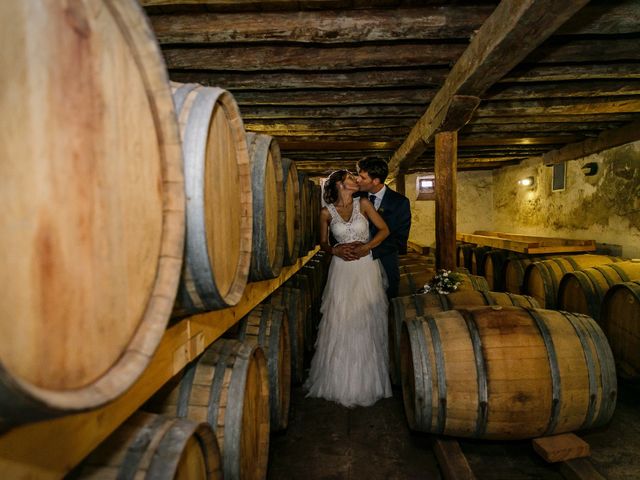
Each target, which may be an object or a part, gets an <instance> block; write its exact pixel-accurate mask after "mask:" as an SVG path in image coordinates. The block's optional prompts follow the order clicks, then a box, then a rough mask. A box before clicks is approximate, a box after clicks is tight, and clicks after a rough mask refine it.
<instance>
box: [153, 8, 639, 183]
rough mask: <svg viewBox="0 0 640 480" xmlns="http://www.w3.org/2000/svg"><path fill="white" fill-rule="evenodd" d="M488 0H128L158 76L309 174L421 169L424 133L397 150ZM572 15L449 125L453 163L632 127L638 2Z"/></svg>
mask: <svg viewBox="0 0 640 480" xmlns="http://www.w3.org/2000/svg"><path fill="white" fill-rule="evenodd" d="M523 1H524V0H523ZM563 1H564V2H569V1H570V0H563ZM498 3H499V2H497V1H475V2H463V1H436V0H433V1H421V2H418V1H399V0H374V1H364V0H352V1H344V0H309V1H290V0H275V1H230V0H182V1H181V0H142V4H143V5H144V6H145V9H146V11H147V13H148V14H149V16H150V18H151V22H152V25H153V27H154V30H155V32H156V35H157V37H158V40H159V42H160V44H161V47H162V49H163V52H164V55H165V58H166V61H167V66H168V68H169V72H170V77H171V79H172V80H175V81H178V82H197V83H202V84H205V85H212V86H220V87H222V88H226V89H227V90H230V91H231V92H232V93H233V95H234V97H235V98H236V101H237V102H238V104H239V106H240V110H241V113H242V117H243V119H244V122H245V128H246V129H247V130H248V131H254V132H262V133H268V134H270V135H273V136H274V137H276V138H277V139H278V142H279V144H280V147H281V149H282V151H283V155H285V156H288V157H290V158H292V159H294V160H295V161H296V162H297V164H298V168H299V169H301V170H302V171H306V172H308V173H309V174H312V175H320V174H325V173H326V172H328V171H331V170H333V169H335V168H339V167H347V168H353V165H354V162H355V160H357V159H358V158H361V157H363V156H378V157H381V158H384V159H385V160H390V159H392V158H394V159H396V160H397V161H394V165H395V166H396V167H397V166H398V165H400V166H401V168H402V169H403V171H406V172H411V171H415V170H431V169H432V168H433V162H434V148H433V142H432V141H430V137H427V136H425V139H426V140H427V141H426V144H425V145H423V146H422V148H420V149H419V150H415V149H414V150H415V151H416V152H418V153H417V154H415V155H413V156H414V157H415V158H412V159H411V160H410V161H405V156H406V155H405V154H404V153H403V149H401V148H400V147H401V146H402V145H403V143H404V142H406V141H407V138H408V137H409V135H410V133H411V132H412V129H413V128H414V126H415V125H416V122H418V120H420V118H421V117H423V116H424V115H425V111H426V110H427V107H428V106H429V105H430V102H431V101H432V100H433V99H434V97H435V96H436V94H437V93H438V92H439V91H440V90H441V89H442V87H443V85H445V81H446V80H447V77H449V76H450V73H451V70H452V67H453V66H454V65H456V63H459V60H460V59H461V56H462V55H463V53H464V52H465V50H467V48H468V47H469V45H470V42H471V40H472V39H473V37H474V36H475V35H476V33H477V32H478V30H479V29H480V28H481V27H482V26H483V24H484V23H485V21H486V20H487V18H489V17H490V16H491V15H492V14H493V13H494V11H495V9H496V7H497V6H498ZM560 3H562V2H560ZM575 10H577V13H575V14H574V12H573V11H572V12H571V15H572V16H571V15H569V16H571V18H569V20H568V21H566V22H564V20H563V21H562V25H561V26H559V28H557V30H556V29H555V28H554V30H555V31H553V33H552V34H551V36H550V37H548V38H547V36H548V34H547V35H545V36H543V39H544V38H547V39H546V40H544V41H542V39H541V40H540V42H538V43H533V45H535V46H534V47H532V49H531V51H530V53H527V54H526V56H524V59H523V60H521V61H520V60H519V61H518V62H517V64H515V65H516V66H515V67H514V68H512V69H511V68H508V69H506V70H505V71H504V74H502V73H500V74H499V75H498V77H497V78H496V80H495V81H493V80H488V83H489V85H486V86H485V88H483V89H480V90H478V92H480V94H479V95H478V98H479V99H480V103H479V104H477V103H476V104H474V105H473V107H472V108H470V109H469V112H473V113H472V116H471V117H470V120H469V121H468V123H466V125H464V126H463V127H462V128H461V130H459V141H458V147H459V148H458V157H459V160H458V168H459V169H476V168H484V169H487V168H491V169H493V168H499V167H501V166H504V165H510V164H514V163H518V162H520V161H521V160H523V159H525V158H529V157H532V156H541V155H543V154H547V156H549V155H551V156H553V155H554V153H557V152H554V151H556V150H558V149H561V148H562V147H565V146H566V145H568V144H569V145H573V144H581V142H585V141H589V140H592V141H595V140H596V139H598V138H601V137H602V135H603V134H604V135H610V134H611V133H613V134H614V135H615V134H616V132H617V131H618V130H620V129H622V131H623V132H625V134H626V135H627V136H628V134H629V132H631V135H632V136H633V132H635V130H636V129H635V128H634V124H632V122H637V121H638V120H640V0H620V1H613V0H593V1H591V2H589V3H588V4H587V5H586V6H584V7H582V8H579V9H578V8H576V9H575ZM545 22H546V23H548V20H544V19H542V20H541V24H542V23H545ZM543 26H544V25H541V26H540V30H541V31H542V30H543V28H542V27H543ZM536 28H537V27H535V25H534V26H533V27H532V29H531V30H529V31H532V32H536V31H537V30H536ZM485 30H490V28H489V27H485ZM489 33H490V32H489ZM549 33H551V32H549ZM541 35H543V34H542V33H541ZM532 36H535V35H531V34H530V35H529V37H532ZM483 38H484V37H483ZM530 40H531V38H527V37H523V38H522V39H521V40H520V41H521V42H522V43H526V42H528V41H530ZM534 40H535V39H534ZM516 45H518V44H517V43H516ZM506 57H508V55H505V58H506ZM464 61H465V60H464V57H463V59H462V60H460V62H464ZM505 61H507V60H505ZM463 67H464V66H463ZM498 71H499V69H498ZM488 78H491V75H489V76H488ZM476 105H477V108H476ZM474 108H475V109H474ZM470 114H471V113H470ZM630 124H631V127H629V125H630ZM418 133H419V132H418ZM625 138H627V137H625ZM638 138H640V135H638ZM574 147H575V146H574ZM403 148H404V147H403ZM571 148H573V147H571ZM399 149H400V150H399ZM573 149H574V150H575V148H573ZM587 150H588V149H587ZM549 152H551V153H549ZM407 158H408V157H407ZM403 162H404V163H403Z"/></svg>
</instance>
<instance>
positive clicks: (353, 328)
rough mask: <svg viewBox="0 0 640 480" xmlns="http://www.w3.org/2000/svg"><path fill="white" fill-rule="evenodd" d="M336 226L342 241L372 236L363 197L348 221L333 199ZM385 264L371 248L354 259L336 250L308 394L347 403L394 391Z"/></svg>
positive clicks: (367, 402)
mask: <svg viewBox="0 0 640 480" xmlns="http://www.w3.org/2000/svg"><path fill="white" fill-rule="evenodd" d="M327 208H328V209H329V212H330V213H331V225H330V228H331V232H332V233H333V236H334V237H335V238H336V240H337V241H338V242H339V243H349V242H356V241H359V242H367V241H368V240H369V222H368V220H367V219H366V218H365V217H364V216H363V215H362V214H361V213H360V199H359V198H355V199H354V200H353V212H352V214H351V218H350V219H349V221H348V222H345V221H344V220H343V219H342V217H340V214H339V213H338V212H337V211H336V209H335V207H334V206H333V205H327ZM383 275H384V270H383V268H382V265H381V264H380V262H379V261H378V260H374V259H373V257H372V256H371V254H369V255H367V256H365V257H362V258H360V259H359V260H354V261H349V262H347V261H344V260H342V259H341V258H340V257H337V256H334V257H333V259H332V260H331V265H330V266H329V274H328V277H327V285H326V287H325V289H324V292H323V294H322V305H321V308H320V312H321V313H322V320H321V322H320V326H319V330H318V339H317V341H316V352H315V355H314V356H313V360H312V361H311V370H310V373H309V378H308V379H307V381H306V382H305V388H306V389H307V390H309V393H308V395H307V396H310V397H321V398H325V399H327V400H333V401H335V402H338V403H340V404H342V405H344V406H347V407H355V406H369V405H373V404H374V403H375V402H376V401H377V400H378V399H380V398H383V397H390V396H391V383H390V381H389V366H388V364H389V359H388V344H387V342H388V341H387V322H388V320H387V310H388V301H387V296H386V294H385V285H384V284H383V282H384V281H383Z"/></svg>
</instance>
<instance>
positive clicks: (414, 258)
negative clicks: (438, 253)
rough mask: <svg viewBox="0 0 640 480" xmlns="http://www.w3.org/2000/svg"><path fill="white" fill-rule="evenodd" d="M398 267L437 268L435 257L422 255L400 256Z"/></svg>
mask: <svg viewBox="0 0 640 480" xmlns="http://www.w3.org/2000/svg"><path fill="white" fill-rule="evenodd" d="M398 265H399V266H401V267H402V266H405V265H429V266H431V268H435V261H434V257H433V255H422V254H420V253H407V254H406V255H398Z"/></svg>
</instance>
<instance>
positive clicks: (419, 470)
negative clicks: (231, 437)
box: [268, 385, 640, 480]
mask: <svg viewBox="0 0 640 480" xmlns="http://www.w3.org/2000/svg"><path fill="white" fill-rule="evenodd" d="M580 437H581V438H583V439H584V440H586V441H587V442H588V443H589V444H590V445H591V451H592V458H591V461H592V463H593V465H594V466H595V468H596V469H597V470H598V471H599V472H600V473H602V474H603V475H604V476H605V477H606V478H608V479H610V480H616V479H620V480H638V479H640V391H639V390H638V389H637V388H635V387H634V388H631V387H629V386H625V385H621V388H620V395H619V399H618V405H617V409H616V412H615V415H614V418H613V420H612V422H611V423H610V424H609V425H608V426H607V427H605V428H601V429H598V430H594V431H590V432H584V433H581V434H580ZM460 445H461V448H462V450H463V452H464V453H465V455H466V457H467V460H468V461H469V464H470V466H471V468H472V470H473V472H474V473H475V475H476V477H477V478H478V480H484V479H487V480H520V479H521V480H533V479H550V480H553V479H560V478H563V477H562V476H561V475H560V473H559V470H558V469H557V467H556V466H554V465H548V464H545V462H544V461H542V460H541V459H540V458H539V457H538V456H537V455H536V454H535V453H534V452H533V450H532V448H531V444H530V442H529V441H523V442H487V441H470V440H461V441H460ZM268 478H269V479H270V480H297V479H301V480H361V479H365V480H377V479H385V480H387V479H388V480H404V479H406V480H413V479H416V480H417V479H439V478H441V476H440V472H439V470H438V467H437V462H436V460H435V457H434V455H433V454H432V452H431V448H430V439H429V436H428V435H421V434H415V433H410V432H409V429H408V428H407V425H406V421H405V419H404V412H403V406H402V398H401V392H400V391H399V390H396V391H394V397H393V398H390V399H385V400H381V401H380V402H378V403H377V404H376V405H374V406H373V407H369V408H355V409H347V408H344V407H341V406H339V405H337V404H334V403H332V402H328V401H325V400H319V399H308V398H307V399H305V398H304V395H303V392H302V389H300V388H295V389H294V390H293V392H292V399H291V417H290V424H289V428H288V429H287V431H286V432H284V433H281V434H275V435H273V436H272V437H271V446H270V462H269V474H268Z"/></svg>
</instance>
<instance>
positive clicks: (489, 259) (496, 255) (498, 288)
mask: <svg viewBox="0 0 640 480" xmlns="http://www.w3.org/2000/svg"><path fill="white" fill-rule="evenodd" d="M514 256H515V254H514V252H510V251H508V250H499V249H494V250H489V251H488V252H487V253H486V255H485V256H484V264H483V267H482V271H483V272H484V277H485V278H486V279H487V284H488V285H489V289H490V290H491V291H493V292H504V291H505V289H506V278H505V267H506V263H507V261H508V260H509V259H511V258H513V257H514Z"/></svg>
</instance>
